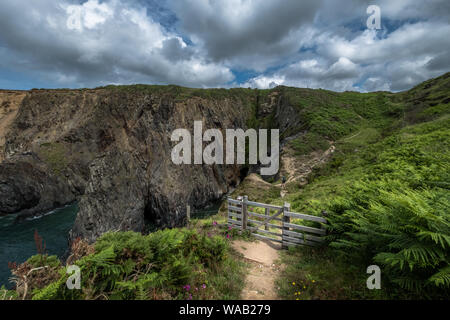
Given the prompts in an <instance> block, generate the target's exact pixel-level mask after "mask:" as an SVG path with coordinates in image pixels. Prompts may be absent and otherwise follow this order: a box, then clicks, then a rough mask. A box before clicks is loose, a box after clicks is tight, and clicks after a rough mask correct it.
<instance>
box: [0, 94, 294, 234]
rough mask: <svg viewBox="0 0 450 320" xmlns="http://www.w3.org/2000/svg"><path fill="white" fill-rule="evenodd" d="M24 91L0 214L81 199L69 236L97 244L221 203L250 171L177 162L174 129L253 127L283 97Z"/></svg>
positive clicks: (1, 185)
mask: <svg viewBox="0 0 450 320" xmlns="http://www.w3.org/2000/svg"><path fill="white" fill-rule="evenodd" d="M186 90H188V91H186ZM23 95H24V97H23V100H22V101H21V103H20V107H19V108H18V110H17V112H16V114H15V115H14V117H13V119H11V118H8V121H9V122H8V123H6V121H3V120H2V119H0V123H2V126H3V127H4V128H5V129H4V130H3V132H2V133H1V135H2V137H3V139H4V146H0V148H1V149H3V150H1V149H0V151H1V153H2V156H3V158H4V160H3V162H2V163H0V199H1V200H0V214H8V213H16V212H19V213H20V216H22V217H23V216H28V215H34V214H40V213H43V212H44V211H46V210H50V209H52V208H54V207H57V206H61V205H64V204H67V203H70V202H73V201H74V200H75V199H78V201H79V208H80V211H79V213H78V216H77V218H76V221H75V225H74V227H73V229H72V231H71V234H70V237H71V238H72V239H73V238H76V237H83V238H87V239H89V240H90V241H92V240H94V239H95V238H97V237H98V236H99V235H101V234H102V233H104V232H105V231H108V230H134V231H142V230H143V229H144V224H145V221H146V220H149V221H151V222H152V223H154V224H156V225H158V226H160V227H165V226H166V227H174V226H179V225H182V224H183V223H184V221H185V215H186V212H185V211H186V205H187V204H190V205H191V206H193V207H197V208H200V207H203V206H206V205H207V204H209V203H211V202H212V201H215V200H217V199H220V198H221V197H222V196H223V195H224V194H226V193H227V192H229V191H230V190H231V188H233V187H234V186H236V185H238V184H239V183H240V181H241V179H242V171H243V169H244V168H243V167H242V166H239V165H213V166H208V165H175V164H173V163H172V161H171V157H170V153H171V150H172V147H173V146H174V143H173V142H171V141H170V137H171V133H172V132H173V130H175V129H177V128H186V129H189V130H190V131H192V130H193V124H194V121H196V120H202V121H203V128H205V129H206V128H222V129H225V128H243V129H246V128H247V126H248V123H249V122H251V120H252V119H254V118H255V117H261V118H264V117H265V116H267V115H269V114H274V112H275V108H279V107H280V105H279V104H280V103H279V102H280V100H281V99H280V98H279V97H278V94H272V95H271V96H268V97H265V98H264V101H258V100H259V98H258V95H257V91H255V90H250V89H232V90H220V89H218V90H210V91H207V90H205V91H202V90H195V89H192V90H191V89H185V88H179V87H171V86H169V87H157V86H148V87H145V88H137V87H113V88H100V89H92V90H32V91H29V92H27V93H26V94H25V93H23ZM255 107H256V108H255ZM255 110H256V112H255ZM291 119H293V118H292V117H291Z"/></svg>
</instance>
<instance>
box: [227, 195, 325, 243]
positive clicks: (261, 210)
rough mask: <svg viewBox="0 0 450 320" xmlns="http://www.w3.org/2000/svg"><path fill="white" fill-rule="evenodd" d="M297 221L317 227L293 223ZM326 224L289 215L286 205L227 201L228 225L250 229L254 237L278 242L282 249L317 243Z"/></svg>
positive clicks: (229, 199)
mask: <svg viewBox="0 0 450 320" xmlns="http://www.w3.org/2000/svg"><path fill="white" fill-rule="evenodd" d="M291 219H292V220H293V221H291ZM296 220H306V221H312V222H315V223H316V224H319V225H320V227H319V228H316V227H310V226H305V225H300V224H296V223H292V222H295V221H296ZM326 223H327V221H326V220H325V219H324V218H322V217H316V216H311V215H307V214H301V213H295V212H291V209H290V205H289V203H285V204H284V205H283V206H282V207H281V206H275V205H271V204H265V203H259V202H253V201H249V200H248V197H247V196H244V197H238V199H236V200H234V199H232V198H228V225H229V226H231V227H232V228H236V229H239V230H242V231H244V230H249V231H250V232H251V234H252V235H253V236H254V237H256V238H259V239H263V240H271V241H275V242H279V243H281V244H282V246H283V247H288V246H296V245H310V246H316V245H318V244H320V242H322V241H323V238H322V237H321V236H324V235H325V234H326V229H325V224H326Z"/></svg>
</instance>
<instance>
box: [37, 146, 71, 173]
mask: <svg viewBox="0 0 450 320" xmlns="http://www.w3.org/2000/svg"><path fill="white" fill-rule="evenodd" d="M39 155H40V156H41V157H42V158H43V160H44V161H45V162H46V163H47V164H48V165H49V167H50V169H51V170H52V171H53V173H55V174H57V175H61V174H62V172H63V170H64V169H65V168H66V167H67V165H68V159H67V157H66V149H65V146H64V144H62V143H43V144H41V148H40V149H39Z"/></svg>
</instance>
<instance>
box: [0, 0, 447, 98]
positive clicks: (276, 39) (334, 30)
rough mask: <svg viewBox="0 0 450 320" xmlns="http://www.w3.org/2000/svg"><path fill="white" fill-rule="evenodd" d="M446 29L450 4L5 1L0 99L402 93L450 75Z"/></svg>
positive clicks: (439, 0)
mask: <svg viewBox="0 0 450 320" xmlns="http://www.w3.org/2000/svg"><path fill="white" fill-rule="evenodd" d="M369 5H377V6H378V7H379V8H380V10H381V25H380V29H378V30H376V29H369V28H368V26H367V20H368V18H369V17H370V16H371V14H372V13H373V12H369V13H368V12H367V8H368V6H369ZM371 21H373V20H371ZM449 21H450V1H448V0H422V1H421V0H395V1H394V0H380V1H376V2H374V1H364V0H360V1H357V0H345V1H341V0H339V1H338V0H159V1H158V0H88V1H81V0H59V1H55V0H33V1H30V0H13V1H12V0H0V88H5V89H31V88H61V87H64V88H79V87H97V86H103V85H107V84H132V83H152V84H178V85H183V86H190V87H239V86H242V87H258V88H269V87H273V86H276V85H289V86H297V87H309V88H325V89H331V90H336V91H344V90H356V91H375V90H390V91H401V90H405V89H409V88H411V87H412V86H414V85H415V84H417V83H419V82H421V81H424V80H426V79H429V78H431V77H435V76H438V75H441V74H443V73H445V72H447V71H450V36H449V35H450V23H449Z"/></svg>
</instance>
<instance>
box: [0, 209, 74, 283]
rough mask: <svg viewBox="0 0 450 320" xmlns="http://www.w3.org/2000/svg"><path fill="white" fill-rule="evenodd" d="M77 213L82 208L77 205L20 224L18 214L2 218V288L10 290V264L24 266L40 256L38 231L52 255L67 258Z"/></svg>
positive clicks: (0, 270)
mask: <svg viewBox="0 0 450 320" xmlns="http://www.w3.org/2000/svg"><path fill="white" fill-rule="evenodd" d="M77 212H78V206H77V205H76V204H74V205H70V206H66V207H64V208H60V209H56V210H54V211H51V212H49V213H47V214H46V215H44V216H42V217H40V218H30V219H28V220H25V221H22V222H17V223H15V222H14V220H15V218H16V215H7V216H4V217H0V286H2V285H5V286H7V287H10V283H9V282H8V279H9V277H10V276H11V272H10V270H9V269H8V262H17V263H22V262H24V261H25V260H27V259H28V258H29V257H31V256H32V255H34V254H36V253H37V251H36V245H35V243H34V231H35V230H37V232H38V233H39V235H40V236H41V237H42V238H43V240H44V242H45V245H46V252H47V253H48V254H49V255H58V256H61V255H63V254H64V253H65V251H66V250H67V248H68V241H67V239H68V232H69V230H70V229H71V228H72V226H73V223H74V221H75V217H76V215H77Z"/></svg>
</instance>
